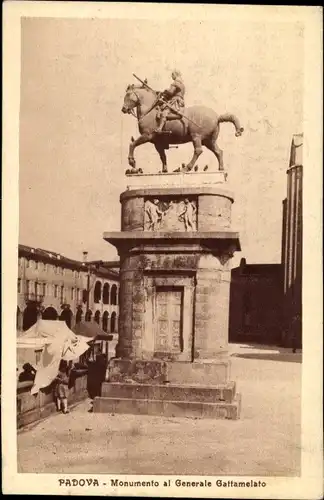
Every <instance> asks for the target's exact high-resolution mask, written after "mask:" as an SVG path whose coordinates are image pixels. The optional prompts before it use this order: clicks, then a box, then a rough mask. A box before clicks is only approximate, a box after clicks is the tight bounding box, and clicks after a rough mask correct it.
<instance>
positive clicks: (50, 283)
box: [17, 245, 119, 333]
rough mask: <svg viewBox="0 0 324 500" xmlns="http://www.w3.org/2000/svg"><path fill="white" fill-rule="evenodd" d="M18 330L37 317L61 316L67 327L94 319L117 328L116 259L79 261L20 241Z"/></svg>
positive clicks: (110, 328)
mask: <svg viewBox="0 0 324 500" xmlns="http://www.w3.org/2000/svg"><path fill="white" fill-rule="evenodd" d="M17 292H18V298H17V330H18V331H19V330H27V329H28V328H30V327H31V326H32V325H33V324H34V323H35V322H36V321H37V319H38V318H43V319H51V320H62V321H65V322H66V323H67V325H68V326H69V327H73V326H74V325H75V324H76V323H79V322H81V321H96V322H97V323H98V324H99V325H100V327H101V328H102V329H103V330H104V331H106V332H110V333H115V332H116V333H117V330H118V316H119V313H118V304H119V300H118V297H119V263H118V262H109V263H105V262H101V261H97V262H82V261H76V260H72V259H68V258H67V257H64V256H62V255H60V254H58V253H55V252H51V251H48V250H43V249H40V248H31V247H28V246H25V245H19V251H18V283H17Z"/></svg>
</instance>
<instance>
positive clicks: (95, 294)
mask: <svg viewBox="0 0 324 500" xmlns="http://www.w3.org/2000/svg"><path fill="white" fill-rule="evenodd" d="M93 300H94V302H95V304H98V303H99V302H100V300H101V283H100V281H96V284H95V287H94V292H93Z"/></svg>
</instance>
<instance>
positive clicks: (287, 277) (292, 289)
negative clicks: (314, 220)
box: [282, 134, 303, 348]
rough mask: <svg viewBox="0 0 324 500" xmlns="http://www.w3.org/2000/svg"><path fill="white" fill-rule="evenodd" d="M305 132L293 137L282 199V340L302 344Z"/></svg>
mask: <svg viewBox="0 0 324 500" xmlns="http://www.w3.org/2000/svg"><path fill="white" fill-rule="evenodd" d="M302 196H303V134H297V135H294V136H293V140H292V144H291V152H290V161H289V168H288V170H287V197H286V199H285V200H284V201H283V224H282V264H283V268H284V281H283V289H284V323H283V330H282V343H283V344H284V345H285V346H287V347H288V346H289V347H297V348H301V345H302V249H303V248H302V247H303V214H302V210H303V205H302Z"/></svg>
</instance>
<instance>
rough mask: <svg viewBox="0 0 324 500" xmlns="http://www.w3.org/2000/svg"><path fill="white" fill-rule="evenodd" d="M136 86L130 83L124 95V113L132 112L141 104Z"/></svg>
mask: <svg viewBox="0 0 324 500" xmlns="http://www.w3.org/2000/svg"><path fill="white" fill-rule="evenodd" d="M135 88H136V87H135V85H128V87H127V89H126V94H125V97H124V104H123V107H122V113H131V112H132V110H133V109H134V108H135V107H136V106H137V105H138V104H139V98H138V95H137V93H136V91H135Z"/></svg>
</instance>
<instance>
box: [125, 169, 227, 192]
mask: <svg viewBox="0 0 324 500" xmlns="http://www.w3.org/2000/svg"><path fill="white" fill-rule="evenodd" d="M227 175H228V174H227V172H220V171H216V172H208V171H207V172H187V173H186V172H184V173H177V172H168V173H165V174H162V175H161V174H135V175H129V176H127V189H137V188H159V187H161V185H163V187H170V188H173V187H174V186H175V185H176V186H177V187H179V188H181V187H184V188H187V187H196V188H199V187H203V186H215V185H218V184H225V182H226V179H227Z"/></svg>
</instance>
